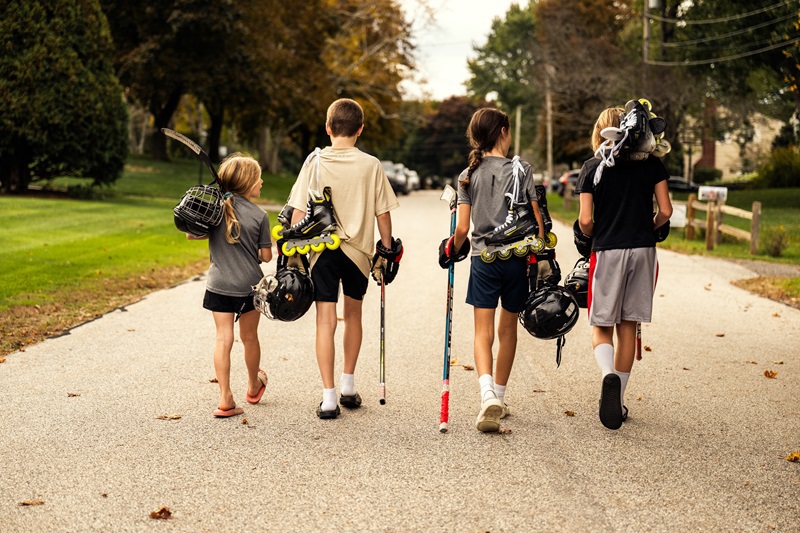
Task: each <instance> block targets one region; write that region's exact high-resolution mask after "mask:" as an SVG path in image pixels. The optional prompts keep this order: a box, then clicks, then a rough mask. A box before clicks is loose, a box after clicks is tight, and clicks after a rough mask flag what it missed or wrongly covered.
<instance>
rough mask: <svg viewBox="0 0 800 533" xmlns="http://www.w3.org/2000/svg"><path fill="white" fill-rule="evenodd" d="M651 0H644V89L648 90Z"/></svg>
mask: <svg viewBox="0 0 800 533" xmlns="http://www.w3.org/2000/svg"><path fill="white" fill-rule="evenodd" d="M649 4H650V0H643V1H642V5H643V8H642V90H641V92H642V93H643V94H644V93H645V92H647V69H648V66H647V61H648V60H649V59H650V58H649V57H648V56H649V52H650V5H649Z"/></svg>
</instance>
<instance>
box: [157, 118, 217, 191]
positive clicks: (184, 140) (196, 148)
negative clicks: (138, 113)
mask: <svg viewBox="0 0 800 533" xmlns="http://www.w3.org/2000/svg"><path fill="white" fill-rule="evenodd" d="M161 133H163V134H164V135H166V136H167V137H170V138H172V139H175V140H176V141H178V142H179V143H181V144H183V145H184V146H186V147H187V148H189V150H191V151H192V152H194V153H195V155H197V157H199V158H200V161H202V162H203V163H205V165H206V166H207V167H208V170H210V171H211V175H212V176H213V177H214V181H216V182H217V185H219V186H220V188H222V182H221V181H220V180H219V175H217V171H216V169H215V168H214V165H213V163H211V158H209V157H208V154H207V153H205V151H203V149H202V148H201V147H200V145H199V144H197V143H196V142H194V141H193V140H191V139H190V138H189V137H187V136H186V135H183V134H180V133H178V132H177V131H175V130H171V129H169V128H161Z"/></svg>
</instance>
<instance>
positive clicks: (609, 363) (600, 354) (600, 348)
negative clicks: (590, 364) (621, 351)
mask: <svg viewBox="0 0 800 533" xmlns="http://www.w3.org/2000/svg"><path fill="white" fill-rule="evenodd" d="M594 358H595V359H596V360H597V366H599V367H600V372H602V373H603V377H606V376H607V375H608V374H611V373H612V372H614V347H613V346H611V345H610V344H598V345H597V346H596V347H595V349H594Z"/></svg>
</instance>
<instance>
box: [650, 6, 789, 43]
mask: <svg viewBox="0 0 800 533" xmlns="http://www.w3.org/2000/svg"><path fill="white" fill-rule="evenodd" d="M795 17H797V15H796V14H794V13H792V14H791V15H787V16H785V17H780V18H776V19H773V20H770V21H769V22H762V23H761V24H756V25H755V26H750V27H748V28H744V29H741V30H736V31H732V32H728V33H723V34H722V35H713V36H711V37H703V38H701V39H692V40H690V41H680V42H665V43H661V45H662V46H664V47H665V48H666V47H669V48H677V47H681V46H691V45H695V44H701V43H709V42H711V41H717V40H719V39H725V38H727V37H733V36H734V35H741V34H743V33H747V32H749V31H753V30H758V29H760V28H763V27H765V26H770V25H772V24H777V23H779V22H783V21H785V20H789V19H792V18H795Z"/></svg>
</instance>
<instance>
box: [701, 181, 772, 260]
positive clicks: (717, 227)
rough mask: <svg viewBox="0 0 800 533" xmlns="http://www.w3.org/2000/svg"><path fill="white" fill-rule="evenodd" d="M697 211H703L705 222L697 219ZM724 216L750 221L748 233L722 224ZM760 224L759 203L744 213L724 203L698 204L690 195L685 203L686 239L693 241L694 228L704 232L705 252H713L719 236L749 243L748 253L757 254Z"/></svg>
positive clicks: (754, 203) (712, 201)
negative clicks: (728, 236)
mask: <svg viewBox="0 0 800 533" xmlns="http://www.w3.org/2000/svg"><path fill="white" fill-rule="evenodd" d="M698 211H705V212H706V216H705V220H701V219H698V218H697V212H698ZM724 215H730V216H734V217H739V218H744V219H747V220H749V221H750V231H745V230H743V229H739V228H734V227H733V226H729V225H728V224H725V223H724V222H723V220H724ZM760 223H761V202H753V210H752V211H746V210H744V209H739V208H738V207H732V206H729V205H725V203H724V202H718V201H716V200H711V201H709V202H707V203H704V202H699V201H698V200H697V195H696V194H694V193H693V194H690V195H689V199H688V200H687V201H686V238H687V239H689V240H691V239H694V232H695V229H696V228H702V229H705V230H706V250H713V249H714V247H715V246H717V245H718V244H719V239H720V234H721V233H725V234H726V235H732V236H734V237H736V238H737V239H742V240H745V241H750V253H751V254H752V255H755V254H757V253H758V233H759V226H760Z"/></svg>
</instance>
